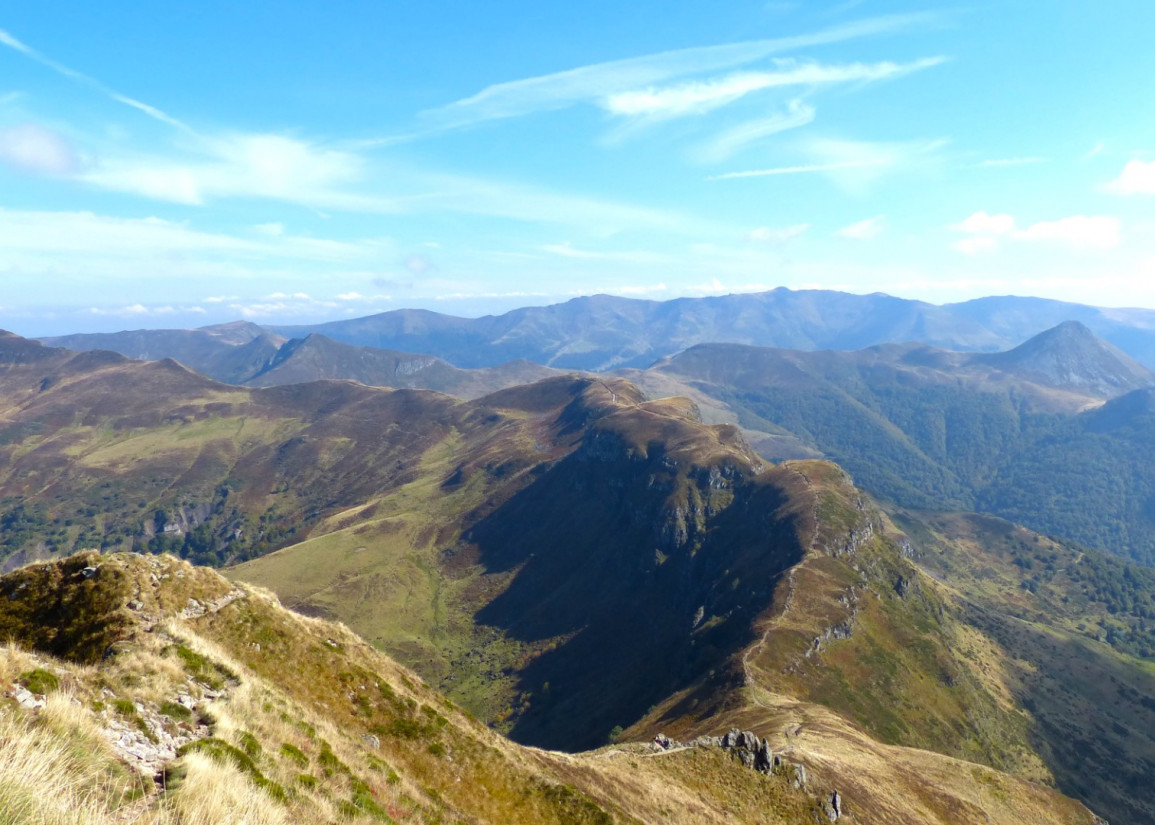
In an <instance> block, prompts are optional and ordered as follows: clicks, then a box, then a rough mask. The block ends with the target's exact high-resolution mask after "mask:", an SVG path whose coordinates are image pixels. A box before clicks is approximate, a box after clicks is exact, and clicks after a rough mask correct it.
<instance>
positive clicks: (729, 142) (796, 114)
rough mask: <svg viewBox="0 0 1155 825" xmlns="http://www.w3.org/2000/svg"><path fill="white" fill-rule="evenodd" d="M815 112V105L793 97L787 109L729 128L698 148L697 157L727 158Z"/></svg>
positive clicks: (803, 122)
mask: <svg viewBox="0 0 1155 825" xmlns="http://www.w3.org/2000/svg"><path fill="white" fill-rule="evenodd" d="M814 115H815V111H814V107H813V106H808V105H807V104H805V103H803V102H802V101H800V100H792V101H791V102H790V103H789V105H788V107H787V109H786V111H785V112H781V113H779V114H774V115H771V116H769V117H763V118H757V119H755V120H748V121H746V122H745V123H742V124H740V125H738V126H733V127H731V128H729V129H726V130H725V131H723V132H722V133H721V134H719V135H718V136H717V137H715V138H714V139H713V140H711V141H710V142H709V143H707V144H706V145H705V146H703V147H702V148H701V149H699V150H698V152H697V157H698V158H699V159H700V160H702V161H704V162H707V163H717V162H719V161H723V160H726V159H727V158H729V157H731V156H732V155H734V154H736V153H738V152H740V151H742V150H743V149H745V148H746V147H748V146H750V145H751V144H753V143H756V142H758V141H760V140H762V139H763V138H767V137H770V136H771V135H776V134H778V133H779V132H785V131H787V130H789V129H797V128H798V127H800V126H805V125H807V124H808V123H811V122H813V120H814Z"/></svg>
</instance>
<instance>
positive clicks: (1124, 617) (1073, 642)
mask: <svg viewBox="0 0 1155 825" xmlns="http://www.w3.org/2000/svg"><path fill="white" fill-rule="evenodd" d="M895 520H896V522H897V523H898V524H899V525H901V527H902V528H903V529H904V530H905V531H906V533H907V535H908V536H909V537H910V542H911V543H910V544H909V545H908V546H909V547H910V552H911V553H912V554H913V555H914V556H915V558H916V560H917V562H918V564H919V565H921V566H922V567H923V568H924V569H926V570H927V571H928V572H930V573H931V574H932V575H933V576H934V578H935V580H936V581H939V582H942V583H943V585H944V586H945V587H946V588H948V589H949V592H950V593H951V598H952V599H953V600H954V601H955V602H956V603H958V604H959V607H960V611H961V613H962V615H963V616H964V618H965V620H966V621H967V622H968V623H969V624H971V625H972V626H973V627H975V628H977V629H979V630H981V631H982V632H983V633H984V634H985V635H986V636H987V637H988V638H989V639H990V640H991V641H992V642H993V645H992V644H990V643H986V642H984V643H982V644H976V643H975V641H974V640H973V639H972V640H968V641H967V642H966V647H967V651H966V656H967V658H968V659H969V660H970V662H971V663H972V667H973V668H976V669H981V670H982V671H984V672H986V673H988V674H990V675H991V676H992V677H994V678H996V679H998V680H999V681H1000V682H1001V683H1002V684H1003V685H1005V686H1006V688H1007V690H1008V691H1009V694H1010V695H1011V696H1013V697H1014V698H1015V700H1016V701H1018V702H1019V703H1020V704H1021V705H1022V706H1023V707H1024V708H1026V709H1027V710H1028V711H1029V712H1030V714H1031V716H1032V718H1033V720H1034V722H1033V726H1032V728H1031V731H1030V739H1031V742H1032V745H1033V746H1034V747H1036V748H1037V749H1038V750H1039V752H1040V753H1042V754H1044V757H1045V760H1046V762H1047V764H1048V765H1049V766H1050V768H1051V770H1052V771H1053V772H1054V776H1055V779H1056V783H1057V786H1058V787H1059V788H1060V789H1062V790H1063V791H1064V792H1065V793H1068V794H1071V795H1073V796H1077V797H1079V798H1082V799H1084V800H1088V801H1090V802H1091V804H1092V806H1093V807H1094V808H1095V810H1096V811H1098V812H1099V813H1101V814H1103V815H1104V816H1106V817H1107V818H1108V819H1109V820H1110V821H1111V822H1147V821H1150V820H1151V819H1152V818H1153V817H1155V800H1153V799H1152V798H1151V794H1150V793H1149V790H1148V786H1149V780H1150V776H1151V771H1152V770H1153V769H1155V736H1153V734H1152V732H1153V731H1155V698H1153V697H1155V670H1153V668H1152V666H1151V661H1152V659H1153V658H1155V571H1151V570H1150V569H1147V568H1144V567H1139V566H1136V565H1133V564H1127V563H1125V562H1121V561H1119V560H1118V559H1116V558H1113V557H1111V556H1108V555H1105V554H1102V553H1099V552H1096V551H1094V550H1089V549H1085V548H1078V547H1073V546H1071V545H1068V544H1064V543H1059V542H1055V541H1054V540H1052V539H1049V538H1047V537H1045V536H1040V535H1038V534H1037V533H1032V532H1031V531H1029V530H1026V529H1025V528H1023V527H1020V526H1017V525H1014V524H1011V523H1009V522H1005V521H1003V520H1001V519H997V518H993V517H991V516H978V515H973V514H956V513H941V514H920V513H912V512H909V511H904V512H901V513H896V514H895ZM1136 657H1143V659H1139V658H1136Z"/></svg>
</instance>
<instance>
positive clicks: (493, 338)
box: [274, 288, 1155, 370]
mask: <svg viewBox="0 0 1155 825" xmlns="http://www.w3.org/2000/svg"><path fill="white" fill-rule="evenodd" d="M1067 320H1077V321H1080V322H1082V323H1083V324H1085V325H1086V326H1087V327H1088V328H1090V329H1091V330H1092V331H1093V332H1094V333H1095V334H1096V335H1098V336H1100V337H1102V338H1104V339H1105V340H1107V341H1109V342H1111V343H1113V344H1114V345H1115V346H1117V347H1119V348H1120V349H1122V350H1123V351H1124V352H1126V353H1128V354H1129V355H1131V356H1132V357H1133V358H1136V359H1137V360H1139V361H1141V362H1143V363H1145V364H1147V365H1148V366H1155V311H1152V310H1142V309H1100V308H1096V307H1090V306H1084V305H1081V304H1069V303H1064V302H1062V301H1052V300H1046V299H1041V298H1018V297H1013V296H1008V297H996V298H982V299H979V300H975V301H967V302H964V303H959V304H947V305H944V306H936V305H934V304H928V303H925V302H922V301H911V300H906V299H903V298H895V297H893V296H890V295H883V294H881V293H875V294H872V295H852V294H849V293H844V292H833V291H828V290H798V291H795V290H789V289H785V288H779V289H774V290H771V291H769V292H762V293H753V294H743V295H725V296H719V297H709V298H678V299H676V300H672V301H645V300H636V299H631V298H617V297H613V296H608V295H594V296H589V297H582V298H574V299H573V300H571V301H566V302H565V303H561V304H554V305H551V306H546V307H526V308H522V309H516V310H513V311H512V312H507V313H505V314H503V315H489V316H485V317H483V318H475V319H470V318H457V317H453V316H449V315H440V314H438V313H435V312H429V311H425V310H397V311H394V312H385V313H381V314H380V315H373V316H369V317H366V318H357V319H353V320H348V321H333V322H330V323H327V324H318V325H315V326H309V327H282V326H278V327H275V328H274V329H275V330H276V331H277V332H278V333H280V334H282V335H286V336H289V337H301V336H303V335H305V334H308V333H309V332H320V333H322V334H324V335H327V336H328V337H330V338H334V339H336V340H338V341H344V342H345V343H349V344H357V345H360V346H372V347H381V348H385V349H399V350H404V351H407V352H428V353H431V354H433V355H437V356H439V357H441V358H444V359H445V360H447V361H449V362H450V363H452V364H455V365H456V366H460V367H480V366H491V365H494V364H498V363H502V362H504V361H509V360H512V359H515V358H524V359H527V360H530V361H535V362H537V363H540V364H548V365H550V366H555V367H561V368H567V369H587V370H606V369H614V368H622V367H639V368H644V367H647V366H649V365H650V364H652V363H653V362H654V361H656V360H658V359H659V358H661V357H664V356H667V355H672V354H673V353H676V352H680V351H681V350H684V349H687V348H688V347H691V346H694V345H695V344H701V343H711V342H716V343H736V344H750V345H755V346H763V347H781V348H789V349H801V350H818V349H839V350H851V349H861V348H863V347H868V346H873V345H875V344H881V343H888V342H901V341H921V342H922V343H925V344H929V345H931V346H935V347H941V348H944V349H952V350H963V351H971V352H996V351H1000V350H1005V349H1008V348H1010V347H1014V346H1016V345H1018V344H1020V343H1022V342H1023V341H1025V340H1027V339H1028V338H1030V337H1031V336H1033V335H1037V334H1038V333H1040V332H1042V331H1044V330H1046V329H1049V328H1051V327H1054V326H1056V325H1057V324H1060V323H1062V322H1063V321H1067Z"/></svg>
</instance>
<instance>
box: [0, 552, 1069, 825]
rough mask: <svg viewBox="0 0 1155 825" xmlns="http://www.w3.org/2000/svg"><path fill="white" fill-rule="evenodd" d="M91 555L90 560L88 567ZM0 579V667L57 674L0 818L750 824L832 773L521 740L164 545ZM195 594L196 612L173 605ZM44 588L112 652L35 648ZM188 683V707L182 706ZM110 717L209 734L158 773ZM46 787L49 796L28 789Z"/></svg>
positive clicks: (794, 817) (11, 775)
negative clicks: (144, 770) (796, 776)
mask: <svg viewBox="0 0 1155 825" xmlns="http://www.w3.org/2000/svg"><path fill="white" fill-rule="evenodd" d="M86 566H95V567H98V568H99V569H98V571H97V573H96V575H93V576H88V577H86V576H84V575H81V570H82V569H83V568H84V567H86ZM0 592H3V594H4V596H5V598H4V600H3V603H0V618H2V619H3V620H4V622H5V627H6V629H7V632H8V633H9V634H11V635H13V636H14V637H15V639H16V640H17V642H18V645H17V646H9V647H7V648H5V649H3V650H0V682H3V684H4V686H5V687H7V685H8V684H10V683H12V682H27V683H28V684H30V685H31V684H34V683H33V681H32V677H33V675H34V674H35V673H42V674H43V673H49V674H51V684H50V683H49V682H48V681H46V678H47V677H45V676H39V677H35V678H37V679H38V680H39V681H36V682H35V685H36V686H37V689H38V690H40V691H47V692H48V693H49V694H51V695H50V697H49V700H50V701H49V705H48V707H46V708H44V709H42V710H39V711H26V710H24V709H21V708H19V707H17V706H16V703H15V702H12V701H9V700H6V699H4V700H0V736H2V737H3V741H4V742H5V747H4V748H3V749H0V777H2V778H3V779H4V780H5V781H3V782H0V820H2V821H21V822H23V821H41V822H46V823H64V822H88V823H106V822H115V821H125V820H126V819H129V818H131V819H132V820H133V821H138V822H146V823H166V825H168V824H169V823H187V825H194V823H195V825H200V823H206V825H207V823H209V822H221V821H234V820H238V819H239V818H242V817H247V818H250V819H251V820H253V821H262V822H274V823H276V822H291V821H310V822H361V821H364V822H371V821H385V822H391V821H397V822H430V823H433V822H459V821H468V822H493V823H506V822H518V823H539V822H540V823H575V824H576V823H611V822H619V823H629V822H654V823H657V822H670V823H723V822H738V823H742V822H749V823H755V822H765V821H766V816H767V815H768V814H772V815H773V817H774V821H775V822H780V823H784V825H789V824H790V823H803V822H812V821H813V817H814V813H815V811H816V810H817V801H816V798H815V797H814V796H813V795H812V794H813V793H820V792H821V790H822V788H824V787H826V786H824V785H822V784H820V783H817V782H816V783H815V784H814V785H813V786H812V788H811V793H807V792H804V791H798V790H795V789H793V788H791V787H790V786H789V784H788V783H787V781H786V780H785V778H781V777H764V776H761V775H760V774H757V773H755V772H754V771H751V770H748V769H746V768H743V767H741V766H740V765H739V763H738V762H737V761H735V760H734V759H733V758H731V757H729V756H726V755H725V754H723V753H722V752H720V751H717V750H690V751H682V752H678V753H672V754H663V755H661V756H655V755H652V754H650V753H649V752H648V751H647V750H645V749H638V748H624V749H617V750H612V751H608V752H600V753H596V754H588V755H568V754H556V753H549V752H544V751H536V750H532V749H524V748H521V747H519V746H516V745H513V744H511V743H509V742H508V741H506V740H504V739H502V738H501V737H499V736H498V735H496V734H495V733H493V732H492V731H490V730H488V729H487V728H485V727H484V726H482V725H480V724H479V723H477V722H476V721H474V720H473V719H472V718H471V717H469V716H468V715H466V714H464V713H463V712H461V711H460V710H459V709H458V708H456V707H455V706H454V705H452V704H451V703H449V702H447V701H446V700H444V699H443V698H441V697H439V696H437V695H436V694H434V693H432V692H431V691H430V690H428V689H427V688H425V687H424V686H423V685H422V684H421V682H420V680H419V679H418V678H417V677H416V676H415V675H414V674H413V673H412V672H410V671H407V670H405V669H404V668H401V667H399V666H398V665H396V664H395V663H393V662H392V661H390V660H388V659H387V658H385V657H384V656H383V655H381V654H380V653H379V652H377V651H376V650H374V649H373V648H371V647H370V646H368V645H367V644H365V643H364V642H363V641H361V640H360V639H359V638H357V637H355V636H354V635H352V634H351V633H350V632H349V631H348V630H346V629H345V628H344V627H343V626H340V625H336V624H332V623H328V622H324V621H319V620H314V619H308V618H304V617H301V616H298V615H295V614H293V613H290V612H288V611H285V610H284V609H282V608H281V607H280V606H279V605H278V603H277V602H276V600H275V599H274V598H273V597H272V596H270V595H269V594H268V593H267V592H265V591H260V590H255V589H253V588H250V587H247V586H241V587H240V588H239V589H234V585H232V584H231V583H229V582H227V581H225V580H224V579H222V578H221V577H219V576H218V575H216V574H215V573H212V572H210V571H208V570H205V569H203V568H202V569H197V568H192V567H190V566H188V565H187V564H185V563H182V562H179V561H176V560H173V559H170V558H165V557H160V558H147V557H140V556H104V557H100V556H96V555H92V554H90V555H82V556H77V557H73V558H70V559H68V560H65V561H63V562H61V563H58V564H55V565H40V566H33V567H27V568H22V569H21V570H19V571H16V572H15V573H12V574H9V575H7V576H5V577H3V578H0ZM126 596H129V597H132V598H133V600H134V602H133V605H132V607H131V608H126V607H125V606H124V605H125V602H124V598H125V597H126ZM222 596H229V597H231V599H232V600H231V601H228V603H224V602H222V600H221V597H222ZM189 599H195V600H197V602H198V603H199V604H200V605H201V606H202V607H205V608H207V609H206V611H205V612H204V613H203V614H202V615H199V616H193V617H191V618H181V616H180V615H179V610H180V608H181V606H182V605H188V604H189ZM53 601H57V602H67V603H69V604H72V605H93V606H94V608H93V610H88V611H84V610H82V611H80V612H79V613H77V618H78V620H79V619H81V618H82V617H83V619H84V620H86V621H91V620H95V619H97V618H99V619H101V624H102V626H103V627H104V628H105V629H106V630H107V631H108V632H109V633H111V634H112V637H114V638H110V639H108V640H106V641H110V642H111V649H112V650H113V651H114V652H113V653H112V654H111V655H95V656H94V650H95V649H94V648H92V647H90V646H84V645H80V646H75V645H72V644H69V643H68V640H66V639H65V638H64V637H56V638H55V639H54V642H55V643H56V646H55V647H53V650H54V651H55V653H56V655H55V656H53V655H51V654H49V653H47V652H46V651H44V650H43V641H44V634H45V633H46V632H48V633H50V632H51V629H50V628H48V627H47V626H46V625H45V624H44V621H43V620H44V619H47V618H48V617H45V616H37V615H35V614H36V611H37V610H38V609H39V608H38V607H37V605H38V604H41V603H44V602H53ZM182 695H187V696H189V697H191V698H192V699H193V700H194V701H195V704H196V707H195V709H194V710H192V711H191V712H188V713H185V712H182V711H181V710H180V707H178V706H177V704H176V702H175V700H176V699H177V698H178V697H180V696H182ZM116 725H121V726H128V727H129V728H135V729H140V730H144V729H146V728H147V729H150V730H152V731H153V732H154V733H155V734H158V735H160V734H161V733H162V731H164V732H166V733H167V732H172V733H178V734H179V732H180V731H182V730H189V729H192V728H200V729H201V735H202V736H205V735H207V736H208V738H204V739H202V742H201V744H200V745H198V746H195V747H193V748H191V749H186V751H189V752H186V753H185V754H184V755H182V756H178V757H177V758H175V759H173V758H171V757H170V758H169V759H168V760H167V762H166V765H165V767H164V770H163V782H157V781H154V780H153V779H152V777H151V776H147V775H140V774H138V773H135V772H134V771H132V770H130V769H127V768H126V767H125V766H124V764H123V763H122V761H121V760H120V759H119V758H118V757H117V755H116V753H115V752H114V751H113V750H112V749H110V746H109V744H108V743H107V741H106V739H105V738H104V734H103V733H102V731H103V730H106V729H109V728H110V727H115V726H116ZM372 737H376V739H375V740H374V739H372ZM63 778H67V781H66V782H61V781H60V780H61V779H63ZM158 778H159V777H158ZM37 783H40V784H37ZM49 786H51V787H53V788H54V789H55V791H56V793H55V794H52V795H47V794H44V793H39V792H36V791H37V790H39V791H43V790H44V789H45V788H46V787H49ZM1048 821H1053V822H1083V821H1085V817H1083V818H1080V817H1078V816H1063V817H1054V818H1052V819H1051V820H1048Z"/></svg>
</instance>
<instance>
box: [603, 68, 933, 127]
mask: <svg viewBox="0 0 1155 825" xmlns="http://www.w3.org/2000/svg"><path fill="white" fill-rule="evenodd" d="M943 60H944V58H942V57H933V58H928V59H925V60H918V61H915V62H913V63H907V64H899V63H891V62H883V63H849V64H842V65H824V64H821V63H817V62H802V61H797V60H789V59H783V60H775V61H774V63H775V66H776V69H777V71H772V72H749V71H748V72H738V73H734V74H730V75H727V76H725V77H721V78H712V79H709V80H699V81H691V82H688V83H680V84H677V85H674V86H666V87H664V88H656V87H652V86H651V87H649V88H645V89H635V90H630V91H625V92H616V93H614V94H611V95H609V96H607V97H606V98H604V99H603V100H602V101H601V102H600V105H601V107H602V108H603V109H605V110H606V111H607V112H609V113H610V114H614V115H622V116H631V117H645V118H649V119H655V120H656V119H665V118H672V117H681V116H684V115H700V114H705V113H706V112H710V111H712V110H714V109H717V108H719V107H721V106H725V105H727V104H729V103H733V102H734V101H736V100H738V99H739V98H742V97H744V96H746V95H748V94H751V93H752V92H758V91H762V90H764V89H772V88H777V87H784V86H819V85H825V84H831V83H848V82H853V81H858V82H870V81H876V80H884V79H889V78H894V77H898V76H899V75H903V74H909V73H911V72H916V71H920V70H922V69H927V68H930V67H931V66H937V65H938V64H940V63H942V62H943Z"/></svg>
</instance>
